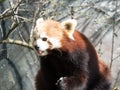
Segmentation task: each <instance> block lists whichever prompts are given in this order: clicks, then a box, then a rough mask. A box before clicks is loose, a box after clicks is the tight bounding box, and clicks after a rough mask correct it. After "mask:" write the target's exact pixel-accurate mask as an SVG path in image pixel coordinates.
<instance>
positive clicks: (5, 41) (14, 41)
mask: <svg viewBox="0 0 120 90" xmlns="http://www.w3.org/2000/svg"><path fill="white" fill-rule="evenodd" d="M0 43H8V44H16V45H20V46H24V47H27V48H30V49H33V46H32V44H28V43H27V42H25V41H20V40H14V39H10V38H8V39H6V40H2V41H0Z"/></svg>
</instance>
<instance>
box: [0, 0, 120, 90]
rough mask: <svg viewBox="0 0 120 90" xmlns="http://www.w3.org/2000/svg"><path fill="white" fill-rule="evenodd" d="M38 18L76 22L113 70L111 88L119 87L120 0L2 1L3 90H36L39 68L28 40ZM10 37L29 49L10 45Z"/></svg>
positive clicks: (0, 52) (0, 83) (0, 70)
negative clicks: (36, 76) (35, 82)
mask: <svg viewBox="0 0 120 90" xmlns="http://www.w3.org/2000/svg"><path fill="white" fill-rule="evenodd" d="M39 17H43V18H44V19H48V18H51V19H54V20H57V21H60V22H61V21H63V20H66V19H70V18H74V19H76V20H77V21H78V25H77V29H78V30H79V31H80V32H82V33H84V34H85V35H86V36H87V37H88V38H89V40H91V42H92V43H93V44H94V46H95V47H96V50H97V51H98V54H99V56H100V57H101V58H102V59H103V61H104V62H105V63H106V64H107V65H108V66H109V67H110V69H111V76H112V80H111V81H112V88H116V87H117V88H120V30H119V29H120V1H119V0H0V90H35V87H34V79H35V75H36V73H37V71H38V69H39V67H40V66H39V58H38V57H37V56H36V54H35V53H34V51H33V50H32V49H30V46H29V40H30V38H29V37H30V32H31V30H32V29H33V28H34V26H35V21H36V19H37V18H39ZM8 38H11V39H12V40H17V41H18V40H19V41H21V42H25V43H27V46H25V45H23V44H20V43H19V45H17V43H15V42H16V41H14V42H11V44H10V41H9V40H8ZM4 41H6V43H3V42H4Z"/></svg>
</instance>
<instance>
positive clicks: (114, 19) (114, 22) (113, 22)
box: [110, 0, 118, 69]
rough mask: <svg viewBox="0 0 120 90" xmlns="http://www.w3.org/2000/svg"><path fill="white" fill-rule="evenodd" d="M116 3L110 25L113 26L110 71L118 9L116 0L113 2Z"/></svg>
mask: <svg viewBox="0 0 120 90" xmlns="http://www.w3.org/2000/svg"><path fill="white" fill-rule="evenodd" d="M115 2H116V9H115V14H114V16H113V20H112V24H113V28H112V29H113V30H112V31H113V32H112V49H111V62H110V69H111V68H112V63H113V61H114V60H113V53H114V38H115V25H116V14H117V8H118V5H117V3H118V2H117V0H115Z"/></svg>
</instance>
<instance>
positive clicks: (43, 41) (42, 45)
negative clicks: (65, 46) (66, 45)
mask: <svg viewBox="0 0 120 90" xmlns="http://www.w3.org/2000/svg"><path fill="white" fill-rule="evenodd" d="M59 48H61V42H60V40H58V39H56V38H53V37H49V38H48V37H39V38H38V39H36V40H35V41H34V49H35V51H36V52H37V54H38V55H39V56H45V55H47V54H49V52H48V51H52V50H53V49H59Z"/></svg>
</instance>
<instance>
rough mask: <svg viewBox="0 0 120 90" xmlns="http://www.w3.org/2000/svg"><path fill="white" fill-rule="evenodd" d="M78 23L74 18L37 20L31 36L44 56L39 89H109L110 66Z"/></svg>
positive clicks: (37, 78) (35, 46)
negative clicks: (100, 56)
mask: <svg viewBox="0 0 120 90" xmlns="http://www.w3.org/2000/svg"><path fill="white" fill-rule="evenodd" d="M76 25H77V21H76V20H74V19H70V20H66V21H63V22H61V23H60V22H57V21H54V20H43V19H42V18H40V19H38V20H37V21H36V26H35V28H34V30H33V31H32V35H31V37H32V43H33V45H34V49H35V51H36V52H37V54H38V55H39V56H40V58H41V60H40V66H41V68H40V70H39V71H38V73H37V76H36V83H35V84H36V90H110V84H111V83H110V71H109V68H108V67H107V66H106V65H105V64H104V63H103V62H102V61H101V60H100V59H99V57H98V55H97V53H96V51H95V48H94V46H93V45H92V44H91V42H90V41H89V40H88V39H87V38H86V37H85V36H84V35H83V34H82V33H80V32H78V31H77V30H75V27H76Z"/></svg>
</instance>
